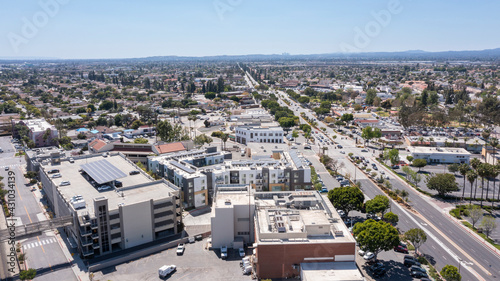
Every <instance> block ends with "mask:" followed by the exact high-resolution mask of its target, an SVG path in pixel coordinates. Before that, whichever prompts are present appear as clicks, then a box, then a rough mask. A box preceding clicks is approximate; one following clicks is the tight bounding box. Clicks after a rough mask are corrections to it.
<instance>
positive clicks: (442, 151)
mask: <svg viewBox="0 0 500 281" xmlns="http://www.w3.org/2000/svg"><path fill="white" fill-rule="evenodd" d="M407 150H408V151H409V152H410V154H411V156H413V158H414V159H425V160H427V163H429V164H452V163H458V164H460V163H467V164H468V163H469V160H470V155H471V154H470V153H469V152H468V151H467V150H465V149H463V148H455V147H453V148H451V147H425V146H409V147H408V148H407Z"/></svg>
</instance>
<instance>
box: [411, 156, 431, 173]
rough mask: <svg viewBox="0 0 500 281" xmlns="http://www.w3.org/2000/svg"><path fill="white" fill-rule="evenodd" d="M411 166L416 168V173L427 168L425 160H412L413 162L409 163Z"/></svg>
mask: <svg viewBox="0 0 500 281" xmlns="http://www.w3.org/2000/svg"><path fill="white" fill-rule="evenodd" d="M411 164H412V165H413V167H416V168H418V171H419V172H420V170H421V169H422V168H423V167H425V166H427V160H425V159H413V162H412V163H411Z"/></svg>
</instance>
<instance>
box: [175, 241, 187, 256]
mask: <svg viewBox="0 0 500 281" xmlns="http://www.w3.org/2000/svg"><path fill="white" fill-rule="evenodd" d="M185 249H186V247H185V246H184V243H180V244H179V245H177V251H176V252H177V255H178V256H180V255H182V254H184V250H185Z"/></svg>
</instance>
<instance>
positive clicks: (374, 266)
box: [369, 262, 385, 271]
mask: <svg viewBox="0 0 500 281" xmlns="http://www.w3.org/2000/svg"><path fill="white" fill-rule="evenodd" d="M380 268H385V266H384V264H383V263H382V262H377V263H375V264H372V265H371V266H370V267H369V269H370V270H371V271H376V270H378V269H380Z"/></svg>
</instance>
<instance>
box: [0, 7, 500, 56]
mask: <svg viewBox="0 0 500 281" xmlns="http://www.w3.org/2000/svg"><path fill="white" fill-rule="evenodd" d="M0 3H1V9H0V19H1V20H0V23H1V24H0V34H1V37H0V57H28V56H35V57H58V58H127V57H146V56H164V55H185V56H205V55H238V54H280V53H283V52H288V53H290V54H317V53H334V52H346V51H349V52H360V51H361V52H372V51H404V50H417V49H420V50H426V51H444V50H479V49H490V48H497V47H500V36H499V35H500V34H499V30H500V16H498V11H499V10H500V1H498V0H483V1H469V0H447V1H436V0H413V1H411V0H399V1H398V0H383V1H378V0H345V1H338V0H324V1H314V0H308V1H305V0H304V1H297V0H266V1H261V0H205V1H202V0H178V1H169V0H162V1H159V0H158V1H157V0H150V1H137V0H136V1H129V0H120V1H118V0H101V1H95V0H87V1H76V0H42V1H12V0H0ZM42 3H49V4H50V5H48V7H49V8H47V7H46V6H47V5H43V4H42ZM54 3H56V5H54ZM44 6H45V7H44ZM377 14H378V15H380V16H377ZM388 15H389V16H388Z"/></svg>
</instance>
